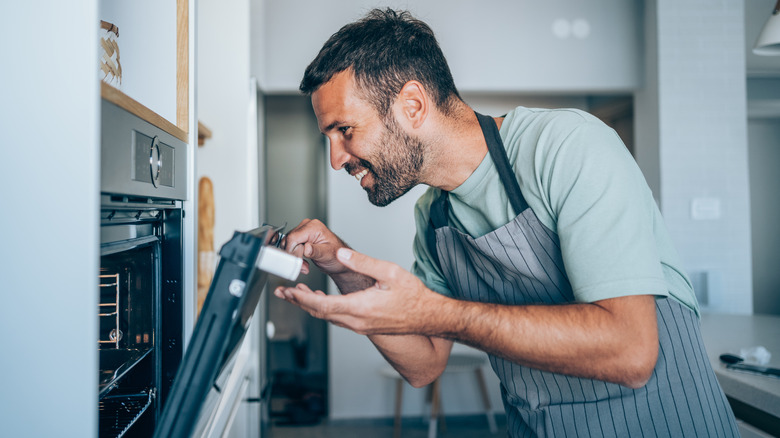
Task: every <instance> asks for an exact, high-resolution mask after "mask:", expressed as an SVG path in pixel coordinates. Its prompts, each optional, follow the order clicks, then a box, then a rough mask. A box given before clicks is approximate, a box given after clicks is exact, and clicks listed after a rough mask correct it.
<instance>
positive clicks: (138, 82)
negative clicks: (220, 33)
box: [100, 0, 178, 125]
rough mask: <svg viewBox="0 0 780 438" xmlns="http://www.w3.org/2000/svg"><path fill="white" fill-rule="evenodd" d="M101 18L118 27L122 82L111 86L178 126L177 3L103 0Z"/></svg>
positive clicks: (155, 0)
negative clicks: (151, 48) (173, 24)
mask: <svg viewBox="0 0 780 438" xmlns="http://www.w3.org/2000/svg"><path fill="white" fill-rule="evenodd" d="M100 19H101V20H105V21H108V22H109V23H112V24H114V25H116V26H117V27H118V28H119V37H118V38H117V43H118V45H119V63H120V65H121V66H122V81H121V83H114V82H112V85H113V86H114V87H115V88H118V89H120V90H122V92H123V93H125V94H127V95H128V96H130V97H131V98H133V99H135V100H137V101H138V102H141V103H143V105H144V106H145V107H147V108H149V109H150V110H152V111H154V112H155V113H157V114H158V115H160V116H162V117H164V118H165V119H166V120H168V121H169V122H171V123H173V124H174V125H176V61H177V59H178V58H177V56H176V26H171V25H170V23H176V2H175V1H158V0H134V1H129V2H127V1H115V0H100ZM152 30H153V31H152ZM150 47H154V50H149V48H150ZM100 77H101V78H102V77H103V75H102V73H101V76H100Z"/></svg>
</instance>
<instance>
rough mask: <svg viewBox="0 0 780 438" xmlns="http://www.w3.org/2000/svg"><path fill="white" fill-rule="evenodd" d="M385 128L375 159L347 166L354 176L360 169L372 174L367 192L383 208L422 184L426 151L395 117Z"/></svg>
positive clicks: (389, 118)
mask: <svg viewBox="0 0 780 438" xmlns="http://www.w3.org/2000/svg"><path fill="white" fill-rule="evenodd" d="M384 125H385V130H384V132H383V133H382V136H381V138H380V139H379V140H378V141H377V142H376V143H375V144H373V145H372V147H371V149H372V150H373V151H375V152H373V153H372V154H371V155H372V156H371V157H370V158H369V159H368V160H363V159H361V160H359V161H358V162H357V163H347V164H346V165H345V169H346V170H347V172H349V173H350V174H354V173H355V171H356V170H357V169H360V168H362V169H366V170H367V171H368V174H370V176H371V177H370V179H369V180H368V184H366V185H365V186H364V190H365V191H366V192H367V193H368V200H369V201H370V202H371V203H372V204H374V205H376V206H379V207H384V206H385V205H388V204H390V203H391V202H393V201H394V200H396V199H398V198H399V197H401V196H402V195H403V194H405V193H406V192H408V191H409V190H411V189H412V188H413V187H414V186H416V185H417V184H419V183H420V171H421V169H422V165H423V161H424V159H423V155H424V150H425V146H424V145H423V143H422V141H420V139H418V138H415V137H412V136H410V135H409V134H407V133H406V132H404V131H403V130H402V129H401V127H400V126H398V123H397V121H396V119H395V117H393V116H392V115H389V116H388V117H387V118H386V119H385V121H384ZM366 176H367V175H366ZM366 176H363V178H365V177H366Z"/></svg>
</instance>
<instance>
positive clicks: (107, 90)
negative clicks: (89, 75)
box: [100, 82, 189, 143]
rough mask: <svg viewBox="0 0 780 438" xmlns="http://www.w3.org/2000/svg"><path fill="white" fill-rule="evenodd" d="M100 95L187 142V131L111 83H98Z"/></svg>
mask: <svg viewBox="0 0 780 438" xmlns="http://www.w3.org/2000/svg"><path fill="white" fill-rule="evenodd" d="M100 96H101V97H102V98H103V99H105V100H107V101H109V102H111V103H113V104H115V105H117V106H118V107H120V108H123V109H125V110H127V111H129V112H130V113H132V114H135V115H136V116H138V117H140V118H142V119H143V120H146V121H147V122H149V123H151V124H152V125H154V126H156V127H158V128H160V129H162V130H163V131H165V132H167V133H168V134H171V135H172V136H174V137H176V138H178V139H179V140H181V141H183V142H185V143H187V142H188V140H189V138H188V135H187V131H185V130H183V129H181V128H179V127H178V126H176V125H174V124H173V123H171V122H169V121H168V120H166V119H165V118H164V117H162V116H160V115H159V114H157V113H155V112H154V111H152V110H150V109H149V108H147V107H146V106H144V105H143V104H141V103H139V102H138V101H136V100H135V99H133V98H132V97H130V96H128V95H126V94H125V93H123V92H121V91H119V90H117V89H116V88H114V87H112V86H111V85H108V84H107V83H105V82H101V83H100Z"/></svg>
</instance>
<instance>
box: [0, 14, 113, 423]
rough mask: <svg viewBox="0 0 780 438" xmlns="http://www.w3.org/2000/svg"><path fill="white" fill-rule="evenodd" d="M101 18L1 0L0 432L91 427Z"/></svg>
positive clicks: (93, 412)
mask: <svg viewBox="0 0 780 438" xmlns="http://www.w3.org/2000/svg"><path fill="white" fill-rule="evenodd" d="M97 24H98V6H97V1H96V0H75V1H71V2H61V1H58V0H57V1H43V2H31V3H27V2H3V3H2V4H1V5H0V58H2V60H3V61H2V62H3V67H2V68H0V102H2V104H1V105H0V132H2V133H3V138H2V140H0V160H2V162H3V163H5V166H4V170H3V172H0V205H2V206H3V207H2V209H3V213H2V215H1V216H0V230H2V231H0V235H2V242H3V244H2V245H0V261H2V266H1V267H0V276H1V277H2V286H0V299H2V303H3V304H2V306H0V333H2V334H3V336H2V339H0V351H2V359H0V375H2V376H3V390H2V395H0V436H7V437H12V436H60V437H91V436H97V410H96V407H97V392H98V388H97V377H98V376H97V361H98V357H97V354H98V352H97V348H96V340H97V338H98V328H97V318H95V310H96V307H95V304H96V303H97V300H98V297H97V276H98V266H99V250H98V248H99V232H98V229H99V222H98V218H99V214H100V213H99V212H100V209H99V195H98V193H99V190H100V189H99V184H100V181H99V168H100V162H99V157H100V153H99V138H100V137H99V134H100V131H99V105H100V103H99V102H100V97H99V80H98V69H97V66H98V63H97V56H98V51H97V39H96V36H97V35H98V28H97Z"/></svg>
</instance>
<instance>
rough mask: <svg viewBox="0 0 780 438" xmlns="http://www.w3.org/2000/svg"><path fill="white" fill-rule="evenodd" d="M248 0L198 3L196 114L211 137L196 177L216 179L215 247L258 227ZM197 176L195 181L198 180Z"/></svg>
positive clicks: (202, 151)
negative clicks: (250, 138)
mask: <svg viewBox="0 0 780 438" xmlns="http://www.w3.org/2000/svg"><path fill="white" fill-rule="evenodd" d="M249 9H250V8H249V0H242V1H232V2H221V1H218V0H200V1H199V3H198V58H197V63H198V84H197V96H198V97H197V99H198V119H199V120H200V121H201V122H202V123H203V124H204V125H206V126H207V127H208V128H209V129H211V131H212V134H213V137H212V138H210V139H208V140H207V141H206V144H205V145H204V146H202V147H199V148H198V162H197V175H198V176H197V180H199V179H200V177H202V176H208V177H209V178H211V180H212V182H213V184H214V204H215V224H214V248H215V250H217V251H219V248H220V247H221V246H222V244H224V243H225V242H226V241H228V240H229V239H230V238H231V237H232V236H233V232H234V231H235V230H247V229H250V228H252V227H254V226H257V225H258V224H257V220H258V219H257V216H258V213H257V211H258V209H259V206H258V202H259V199H258V198H257V185H258V183H257V178H258V174H257V158H256V157H257V150H256V149H254V150H253V148H252V147H250V146H249V145H248V140H249V136H250V135H251V133H250V132H249V131H250V124H252V126H254V124H255V123H256V120H257V119H256V117H254V116H251V115H250V102H251V99H252V95H253V94H254V93H255V91H254V90H251V89H250V82H249V79H250V76H249V60H250V52H249V42H250V38H249V26H250V23H249ZM197 180H196V184H197Z"/></svg>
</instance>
